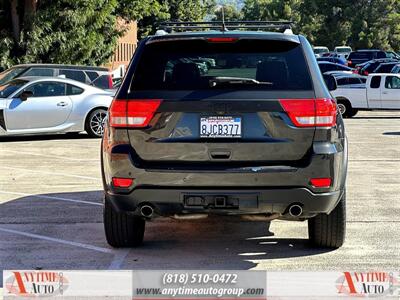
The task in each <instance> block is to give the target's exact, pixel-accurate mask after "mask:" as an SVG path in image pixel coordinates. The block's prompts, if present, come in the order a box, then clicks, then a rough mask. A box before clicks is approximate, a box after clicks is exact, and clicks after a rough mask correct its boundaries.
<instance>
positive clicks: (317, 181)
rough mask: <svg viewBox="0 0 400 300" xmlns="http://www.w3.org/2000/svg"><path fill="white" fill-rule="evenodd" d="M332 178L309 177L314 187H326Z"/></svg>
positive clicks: (329, 184)
mask: <svg viewBox="0 0 400 300" xmlns="http://www.w3.org/2000/svg"><path fill="white" fill-rule="evenodd" d="M331 182H332V180H331V179H330V178H311V180H310V183H311V185H312V186H313V187H316V188H328V187H330V186H331Z"/></svg>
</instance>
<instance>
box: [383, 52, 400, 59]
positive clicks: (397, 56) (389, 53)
mask: <svg viewBox="0 0 400 300" xmlns="http://www.w3.org/2000/svg"><path fill="white" fill-rule="evenodd" d="M386 56H387V57H389V58H394V59H397V60H400V55H399V54H397V53H396V52H394V51H386Z"/></svg>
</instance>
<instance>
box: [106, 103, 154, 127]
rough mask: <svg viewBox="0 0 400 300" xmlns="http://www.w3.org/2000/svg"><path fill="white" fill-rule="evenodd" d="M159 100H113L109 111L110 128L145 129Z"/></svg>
mask: <svg viewBox="0 0 400 300" xmlns="http://www.w3.org/2000/svg"><path fill="white" fill-rule="evenodd" d="M160 104H161V100H159V99H157V100H147V99H146V100H126V99H125V100H121V99H114V100H113V101H112V103H111V106H110V109H109V115H110V126H111V127H146V126H148V125H149V123H150V121H151V119H152V118H153V116H154V114H155V112H156V111H157V109H158V107H159V106H160Z"/></svg>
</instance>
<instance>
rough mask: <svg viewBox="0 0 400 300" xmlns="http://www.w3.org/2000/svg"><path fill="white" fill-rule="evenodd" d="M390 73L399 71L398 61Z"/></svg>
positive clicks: (399, 64)
mask: <svg viewBox="0 0 400 300" xmlns="http://www.w3.org/2000/svg"><path fill="white" fill-rule="evenodd" d="M390 73H400V62H399V63H398V64H396V65H395V66H394V67H393V68H392V70H391V71H390Z"/></svg>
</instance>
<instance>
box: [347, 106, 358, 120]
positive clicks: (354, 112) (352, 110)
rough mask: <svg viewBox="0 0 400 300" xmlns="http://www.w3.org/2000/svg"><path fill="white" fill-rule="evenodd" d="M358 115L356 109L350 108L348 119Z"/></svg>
mask: <svg viewBox="0 0 400 300" xmlns="http://www.w3.org/2000/svg"><path fill="white" fill-rule="evenodd" d="M357 113H358V109H356V108H352V109H351V111H350V112H349V116H348V117H349V118H351V117H354V116H355V115H356V114H357Z"/></svg>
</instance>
